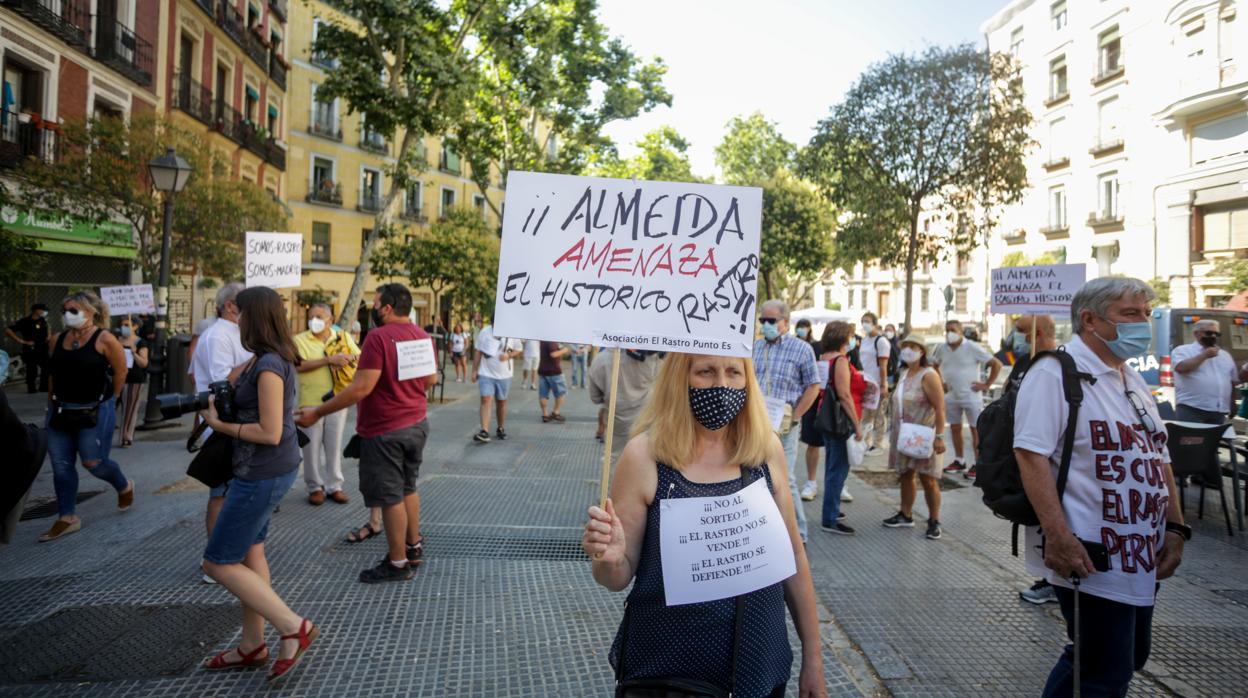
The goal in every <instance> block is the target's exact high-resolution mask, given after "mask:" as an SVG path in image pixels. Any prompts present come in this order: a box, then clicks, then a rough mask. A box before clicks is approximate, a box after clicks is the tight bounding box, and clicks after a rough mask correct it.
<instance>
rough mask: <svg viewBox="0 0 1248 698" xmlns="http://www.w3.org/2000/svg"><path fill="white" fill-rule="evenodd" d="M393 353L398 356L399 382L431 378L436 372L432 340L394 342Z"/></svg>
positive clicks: (436, 366)
mask: <svg viewBox="0 0 1248 698" xmlns="http://www.w3.org/2000/svg"><path fill="white" fill-rule="evenodd" d="M394 351H395V353H396V354H397V355H398V363H399V380H401V381H405V380H409V379H411V378H421V377H423V376H431V375H433V374H435V373H437V372H438V362H437V359H436V358H435V357H434V353H433V340H432V339H412V340H409V341H406V342H395V343H394Z"/></svg>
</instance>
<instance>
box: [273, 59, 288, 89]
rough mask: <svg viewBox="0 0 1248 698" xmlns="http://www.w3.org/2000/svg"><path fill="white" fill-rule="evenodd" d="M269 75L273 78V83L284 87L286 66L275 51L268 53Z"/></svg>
mask: <svg viewBox="0 0 1248 698" xmlns="http://www.w3.org/2000/svg"><path fill="white" fill-rule="evenodd" d="M269 77H270V78H272V79H273V84H275V85H277V86H278V87H280V88H282V89H283V90H284V89H286V66H285V65H283V64H282V62H281V59H280V57H279V56H278V55H277V53H276V52H274V53H271V54H269Z"/></svg>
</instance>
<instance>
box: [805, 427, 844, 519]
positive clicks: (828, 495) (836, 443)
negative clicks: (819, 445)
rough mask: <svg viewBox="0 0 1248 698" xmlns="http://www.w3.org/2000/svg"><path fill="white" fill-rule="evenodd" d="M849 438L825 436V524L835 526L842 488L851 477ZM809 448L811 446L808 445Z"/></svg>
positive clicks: (823, 517)
mask: <svg viewBox="0 0 1248 698" xmlns="http://www.w3.org/2000/svg"><path fill="white" fill-rule="evenodd" d="M848 442H849V439H834V438H832V437H831V436H828V435H827V434H824V436H823V453H824V456H823V516H822V523H823V525H824V526H835V525H836V517H837V516H838V515H840V513H841V490H842V489H844V487H845V478H847V477H849V452H848V450H847V447H846V444H847V443H848ZM808 448H809V447H808Z"/></svg>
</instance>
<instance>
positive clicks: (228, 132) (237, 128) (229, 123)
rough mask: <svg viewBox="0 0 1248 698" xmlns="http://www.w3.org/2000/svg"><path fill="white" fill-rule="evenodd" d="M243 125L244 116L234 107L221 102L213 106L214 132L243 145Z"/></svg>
mask: <svg viewBox="0 0 1248 698" xmlns="http://www.w3.org/2000/svg"><path fill="white" fill-rule="evenodd" d="M242 123H243V116H242V114H239V113H238V110H237V109H235V108H234V107H231V106H229V105H227V104H223V103H220V102H218V103H217V104H214V105H213V121H212V128H213V130H214V131H216V132H217V133H220V134H221V135H223V136H225V137H226V138H228V139H230V140H232V141H234V142H235V143H237V144H239V145H243V134H242Z"/></svg>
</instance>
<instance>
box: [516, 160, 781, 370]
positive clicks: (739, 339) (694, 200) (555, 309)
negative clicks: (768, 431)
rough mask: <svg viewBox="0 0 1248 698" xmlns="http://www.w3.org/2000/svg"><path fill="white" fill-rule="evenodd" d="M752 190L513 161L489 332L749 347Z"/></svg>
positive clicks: (753, 275) (721, 350)
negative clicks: (534, 167)
mask: <svg viewBox="0 0 1248 698" xmlns="http://www.w3.org/2000/svg"><path fill="white" fill-rule="evenodd" d="M761 219H762V190H761V189H756V188H750V187H728V186H713V185H709V184H681V183H674V182H641V181H634V180H621V179H603V178H598V177H571V176H566V175H551V174H536V173H531V172H513V173H511V174H510V176H509V177H508V180H507V212H506V215H505V216H504V219H503V241H502V254H501V259H500V262H499V269H498V289H497V290H498V294H497V301H496V305H495V312H494V328H495V332H496V333H497V334H498V335H499V336H504V337H524V338H526V339H546V340H551V341H563V342H575V343H583V344H597V345H600V346H603V345H605V346H622V347H634V348H638V349H655V350H661V351H686V352H696V353H704V354H719V355H726V356H749V355H750V348H751V345H752V342H753V338H754V306H755V287H756V284H757V276H758V274H757V272H758V245H759V236H760V225H761Z"/></svg>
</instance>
